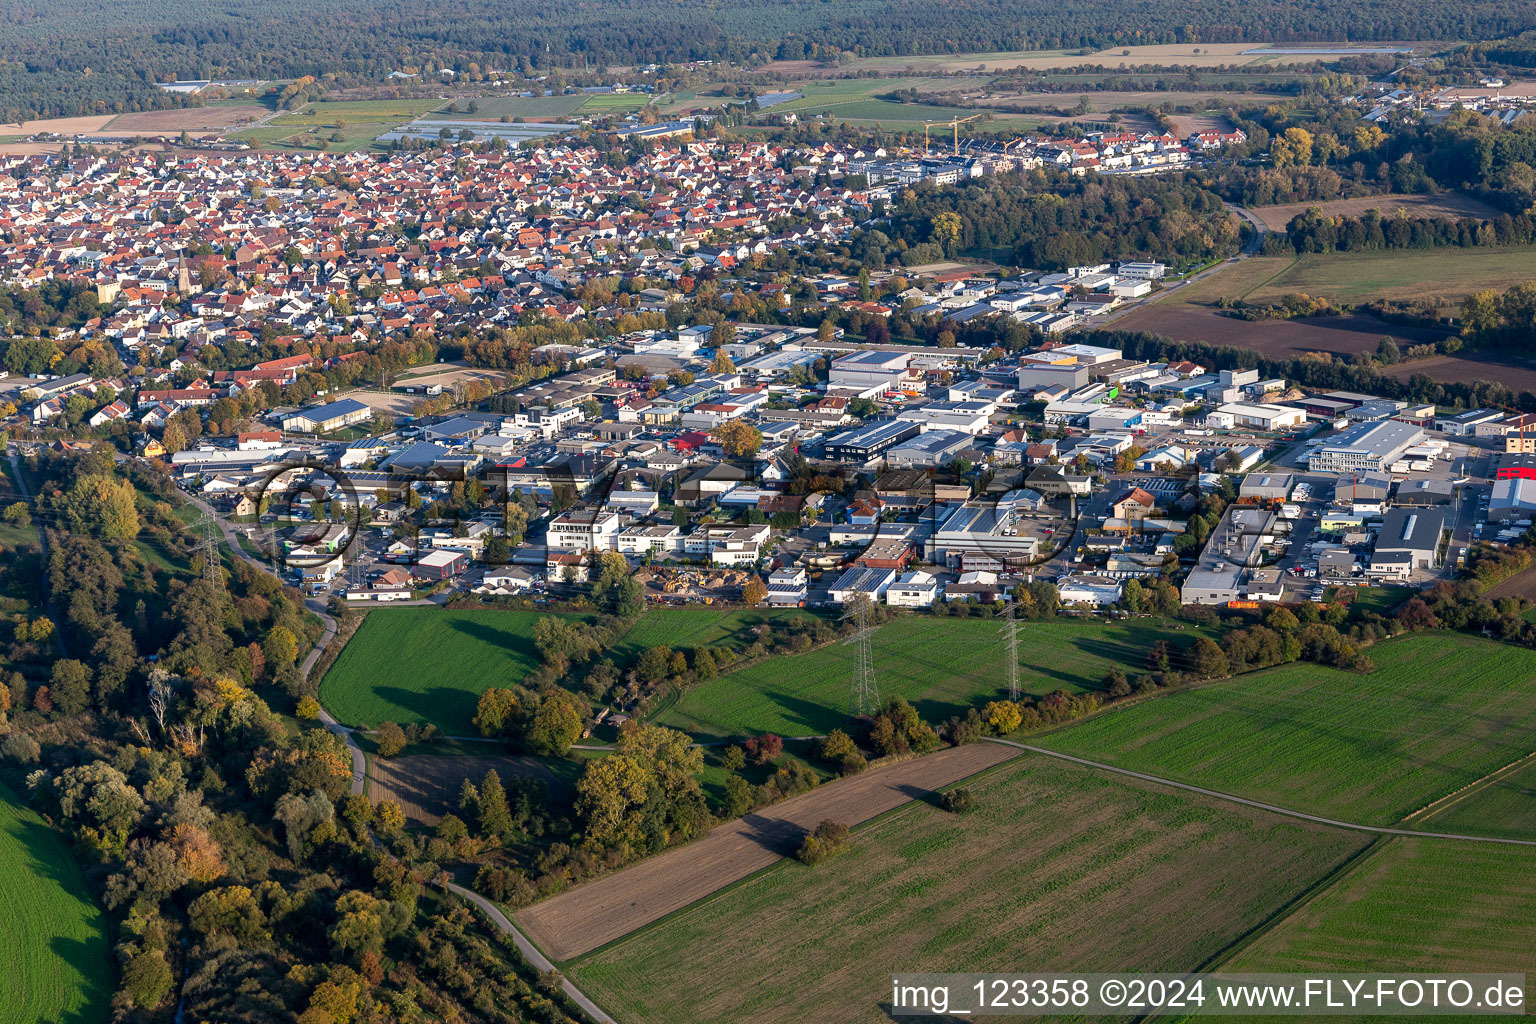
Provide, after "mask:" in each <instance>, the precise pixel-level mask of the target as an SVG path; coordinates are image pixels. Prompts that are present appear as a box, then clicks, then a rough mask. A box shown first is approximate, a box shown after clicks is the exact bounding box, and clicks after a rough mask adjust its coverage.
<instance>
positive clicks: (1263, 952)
mask: <svg viewBox="0 0 1536 1024" xmlns="http://www.w3.org/2000/svg"><path fill="white" fill-rule="evenodd" d="M1533 901H1536V852H1531V851H1526V850H1521V849H1511V848H1509V847H1488V846H1476V847H1468V846H1460V845H1453V844H1449V843H1443V842H1438V841H1436V840H1431V839H1393V840H1391V841H1390V842H1388V843H1387V844H1385V846H1384V847H1382V848H1380V849H1378V850H1376V851H1374V852H1373V853H1372V855H1371V856H1369V857H1367V858H1365V859H1363V860H1362V861H1361V862H1360V863H1359V864H1357V865H1354V866H1352V868H1351V870H1350V871H1348V872H1347V873H1346V874H1345V876H1344V877H1342V878H1340V879H1338V880H1337V881H1335V882H1334V884H1333V885H1331V886H1330V887H1329V888H1328V889H1327V890H1326V891H1324V892H1322V893H1319V894H1318V895H1317V896H1316V897H1314V898H1313V899H1311V900H1310V901H1308V902H1307V903H1306V905H1305V906H1303V907H1301V908H1299V909H1298V910H1297V911H1296V912H1294V913H1293V914H1291V915H1290V916H1289V917H1287V918H1286V919H1285V920H1283V921H1280V922H1277V923H1276V924H1275V926H1274V927H1273V928H1271V929H1270V930H1269V931H1267V932H1266V933H1265V934H1263V935H1262V936H1260V937H1258V938H1257V939H1256V940H1255V941H1254V942H1253V943H1252V944H1250V945H1248V946H1247V947H1245V948H1244V949H1242V950H1240V951H1239V952H1238V953H1237V955H1236V956H1234V957H1233V958H1232V959H1231V960H1230V961H1227V962H1224V963H1223V964H1222V965H1221V968H1222V970H1224V971H1284V972H1307V971H1319V970H1327V971H1372V972H1393V971H1405V972H1406V971H1424V970H1428V971H1443V972H1452V971H1510V972H1524V973H1526V974H1527V975H1532V976H1536V916H1533V915H1532V914H1530V913H1529V908H1530V906H1531V905H1532V902H1533ZM1527 989H1528V991H1530V990H1531V986H1530V985H1529V984H1528V985H1527Z"/></svg>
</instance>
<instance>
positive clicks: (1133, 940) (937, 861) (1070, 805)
mask: <svg viewBox="0 0 1536 1024" xmlns="http://www.w3.org/2000/svg"><path fill="white" fill-rule="evenodd" d="M966 786H967V788H969V789H970V791H971V793H972V796H973V799H974V801H975V809H974V810H973V811H971V812H970V813H969V814H966V815H963V816H957V815H952V814H950V813H948V812H945V811H942V810H940V809H938V808H936V807H934V806H932V805H931V804H929V803H926V802H923V801H915V802H913V803H910V804H908V805H906V806H905V807H903V808H901V809H899V810H897V811H894V812H892V813H890V814H888V815H886V816H884V817H882V818H878V819H876V820H875V821H874V822H873V823H871V824H869V825H867V826H865V827H863V828H860V829H857V830H855V832H854V839H853V849H852V851H851V852H850V853H848V854H846V855H845V856H843V857H841V858H838V859H837V860H835V861H833V862H830V863H826V864H822V865H819V866H817V867H806V866H805V865H802V864H800V863H798V862H796V861H793V860H786V861H781V862H779V863H778V864H777V865H776V866H774V867H772V868H769V869H767V870H765V871H762V872H760V873H758V874H757V875H754V876H753V877H751V878H749V879H747V880H746V881H745V882H743V883H741V884H739V885H737V886H735V887H733V888H730V889H727V890H725V891H723V892H720V893H718V894H716V895H714V896H712V897H709V898H708V899H705V900H703V901H701V902H699V903H696V904H694V905H692V906H691V907H688V908H687V909H685V910H682V911H680V912H678V913H676V914H673V915H672V916H670V917H668V918H665V919H663V920H662V921H660V922H658V923H657V924H655V925H653V926H651V927H649V928H646V929H644V930H641V931H639V932H636V933H634V934H632V935H630V936H629V937H627V938H624V939H621V940H619V941H618V942H616V943H613V944H612V945H609V946H607V947H605V948H603V949H600V950H598V951H597V952H595V953H592V954H590V955H588V956H586V957H583V958H580V959H578V960H576V961H575V962H574V963H572V964H568V965H567V966H566V970H567V973H569V974H570V975H571V976H572V977H573V978H574V979H575V980H576V982H577V983H578V984H579V985H580V986H581V987H582V989H583V990H584V991H586V992H587V993H588V994H589V995H591V996H592V997H593V998H594V999H596V1000H597V1002H598V1003H599V1005H601V1006H603V1007H604V1009H606V1010H607V1011H608V1012H609V1013H611V1014H613V1015H614V1016H615V1018H616V1019H619V1020H623V1021H626V1022H633V1024H661V1022H669V1021H677V1020H711V1021H722V1022H726V1021H748V1020H796V1021H804V1022H833V1021H836V1022H838V1024H842V1022H847V1021H858V1022H862V1021H870V1022H874V1021H881V1020H888V1019H889V1018H888V1017H887V1016H886V1015H885V1012H884V1011H883V1009H882V1004H883V1003H884V1002H886V1001H887V1000H888V998H889V985H890V973H891V971H892V970H893V969H899V970H902V971H954V970H973V971H989V970H990V971H1015V970H1018V969H1020V965H1036V966H1040V967H1042V968H1044V967H1046V966H1048V967H1049V969H1050V970H1055V971H1092V970H1105V971H1115V970H1131V969H1135V970H1138V971H1162V970H1165V971H1174V970H1187V969H1191V968H1193V967H1194V966H1196V965H1198V964H1200V963H1202V962H1204V961H1205V960H1207V959H1208V958H1210V957H1212V956H1214V955H1215V954H1217V953H1219V952H1220V951H1221V950H1222V949H1223V948H1225V947H1226V946H1227V945H1228V944H1230V943H1231V942H1233V941H1234V940H1235V939H1236V938H1237V937H1239V936H1241V935H1243V934H1244V933H1245V932H1247V931H1248V930H1250V929H1252V928H1254V927H1255V926H1257V925H1258V924H1259V923H1261V922H1262V921H1264V920H1265V919H1266V918H1268V917H1269V916H1270V915H1272V914H1273V913H1274V912H1275V911H1276V910H1277V909H1278V908H1280V907H1282V906H1284V905H1285V904H1286V903H1287V902H1289V901H1290V900H1291V899H1293V898H1294V897H1295V896H1296V895H1297V894H1298V893H1300V892H1302V891H1303V890H1305V889H1306V888H1308V887H1309V886H1311V885H1313V884H1314V883H1315V882H1316V881H1317V880H1318V879H1319V878H1321V877H1323V876H1325V875H1326V874H1328V873H1329V872H1330V871H1332V870H1333V869H1334V868H1335V867H1336V866H1338V865H1339V864H1340V863H1342V862H1344V861H1345V860H1346V859H1347V858H1349V857H1350V856H1351V855H1353V854H1354V853H1355V852H1356V851H1357V850H1358V849H1360V847H1361V846H1363V845H1364V843H1365V842H1366V839H1365V838H1364V837H1362V836H1360V835H1358V834H1349V833H1344V832H1341V831H1337V830H1330V829H1325V828H1322V827H1311V826H1307V825H1303V824H1300V823H1298V822H1294V821H1289V820H1286V819H1282V818H1278V817H1275V816H1272V815H1268V814H1264V813H1262V812H1250V811H1247V810H1244V809H1234V808H1232V807H1230V806H1223V805H1220V804H1217V803H1213V802H1208V801H1204V800H1199V799H1185V798H1184V797H1183V796H1180V795H1175V794H1171V793H1169V792H1167V791H1163V790H1159V789H1157V788H1156V787H1153V786H1151V785H1150V784H1143V783H1136V782H1125V781H1122V780H1118V779H1106V778H1105V777H1103V776H1101V775H1097V774H1095V773H1094V772H1093V771H1092V770H1091V769H1086V768H1080V767H1077V766H1073V765H1065V764H1060V763H1056V762H1049V761H1047V760H1046V759H1044V758H1039V757H1027V756H1026V757H1023V758H1019V759H1017V760H1014V761H1010V762H1008V763H1006V764H1004V765H1002V766H1001V767H999V768H997V769H994V770H993V771H991V772H990V773H988V774H986V775H984V776H981V777H979V778H976V779H972V780H970V781H969V782H967V783H966ZM747 931H751V932H753V933H756V934H766V935H774V936H776V939H775V941H773V942H742V941H739V938H740V936H741V935H742V934H743V933H744V932H747ZM767 978H772V979H774V983H773V984H771V985H768V984H762V980H763V979H767Z"/></svg>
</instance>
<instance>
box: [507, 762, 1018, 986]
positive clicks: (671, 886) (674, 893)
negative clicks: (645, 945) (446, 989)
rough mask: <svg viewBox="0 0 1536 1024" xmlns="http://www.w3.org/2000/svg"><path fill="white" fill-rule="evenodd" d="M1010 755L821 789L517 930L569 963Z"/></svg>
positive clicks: (628, 873)
mask: <svg viewBox="0 0 1536 1024" xmlns="http://www.w3.org/2000/svg"><path fill="white" fill-rule="evenodd" d="M1017 753H1018V751H1016V750H1013V749H1011V748H1008V747H1005V746H1002V745H1001V744H996V743H972V744H970V745H968V746H964V747H951V748H950V749H948V750H941V751H939V752H938V753H935V754H929V755H928V756H927V757H921V758H917V759H915V760H911V761H901V762H898V763H896V764H892V765H887V766H885V767H883V768H876V769H874V770H873V771H870V772H866V773H865V774H863V775H856V776H853V777H852V778H848V779H841V780H839V781H837V782H830V783H828V784H827V785H825V786H822V787H820V788H818V789H814V790H812V791H811V792H809V793H804V794H802V795H800V796H797V797H794V798H792V799H789V800H786V801H784V802H783V803H780V804H775V805H773V806H771V807H766V808H764V809H763V810H762V811H760V812H757V813H754V814H748V815H747V816H746V817H743V818H737V819H736V820H735V821H731V822H727V823H726V824H724V825H720V826H717V827H716V828H715V829H714V830H713V831H712V832H710V834H709V835H707V836H705V837H704V838H703V839H700V840H699V841H698V842H696V843H690V844H689V845H687V846H683V847H679V848H678V849H676V850H672V851H669V852H667V853H663V854H661V855H660V856H657V857H652V858H650V859H649V860H645V861H642V862H641V863H639V864H636V865H635V866H634V867H631V868H626V869H624V870H623V871H620V872H618V873H616V874H612V875H609V876H607V877H606V878H600V879H598V880H597V881H595V882H591V883H589V884H587V885H583V886H580V887H578V888H576V889H572V890H571V891H570V892H567V893H563V894H561V895H559V896H556V897H554V898H553V899H549V900H545V901H544V902H543V903H539V904H535V905H534V906H532V907H529V908H527V909H526V910H522V911H519V912H518V914H517V915H516V916H517V923H518V925H519V927H521V928H522V929H523V930H524V931H526V932H527V933H528V937H529V938H531V939H532V940H533V941H534V942H535V943H537V944H538V946H539V947H540V948H541V949H543V950H544V951H545V952H547V953H548V954H549V955H550V957H552V958H553V959H555V960H569V959H571V958H572V957H575V956H580V955H581V954H582V953H589V952H591V951H592V950H594V949H596V948H597V947H599V946H602V945H604V944H606V943H609V942H612V941H613V940H614V939H617V938H621V937H622V936H625V935H628V934H629V933H630V932H632V931H634V930H635V929H636V928H639V927H641V926H642V925H646V924H649V923H651V922H652V921H655V920H658V919H660V918H662V917H665V916H666V915H668V914H670V913H672V912H673V911H675V910H681V909H682V908H683V907H686V906H688V905H689V904H690V903H694V902H696V901H698V900H700V899H703V898H704V897H705V896H708V895H709V894H710V893H712V892H715V891H717V890H719V889H723V888H724V887H726V886H727V885H730V884H731V883H732V882H738V881H740V880H741V879H743V878H746V877H747V876H748V875H750V874H752V873H753V872H755V871H758V870H761V869H762V868H765V867H768V866H769V865H770V864H773V863H774V862H775V861H777V860H778V859H779V858H781V857H783V856H786V855H787V854H790V853H792V852H794V849H795V847H796V846H797V845H799V842H800V839H801V838H802V837H803V836H804V835H805V834H806V833H807V832H809V831H810V830H811V829H812V828H815V827H816V824H817V823H818V822H820V821H822V820H824V819H827V818H831V819H833V820H835V821H841V822H843V823H844V824H846V825H856V824H858V823H859V822H862V821H868V820H869V819H870V818H873V817H875V816H877V815H880V814H883V813H885V812H886V811H889V810H891V809H892V808H895V807H900V806H901V805H902V804H904V803H907V802H908V801H910V800H915V799H918V798H920V797H923V796H926V795H928V794H929V793H931V792H934V791H935V790H938V789H940V788H942V787H944V786H948V785H950V784H951V783H954V782H957V781H959V780H960V779H963V778H966V777H968V776H971V775H975V774H976V773H977V772H979V771H983V770H984V769H987V768H991V767H992V766H993V765H997V764H1001V763H1002V762H1004V761H1007V760H1009V759H1010V758H1012V757H1014V756H1016V755H1017Z"/></svg>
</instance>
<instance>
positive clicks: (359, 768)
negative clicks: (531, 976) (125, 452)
mask: <svg viewBox="0 0 1536 1024" xmlns="http://www.w3.org/2000/svg"><path fill="white" fill-rule="evenodd" d="M186 498H187V500H188V501H190V502H191V503H192V505H193V507H194V508H197V509H199V510H201V511H203V512H206V513H207V514H208V515H211V516H213V520H214V522H215V523H217V524H218V526H219V532H220V533H222V534H223V535H224V540H225V542H227V543H228V544H229V549H230V550H231V551H233V552H234V553H235V557H237V558H242V559H244V560H245V561H246V562H248V563H249V564H251V565H254V566H255V567H256V568H258V569H260V570H262V571H263V572H266V573H270V572H271V571H272V570H271V567H270V566H268V565H267V564H266V563H265V562H263V561H262V560H261V559H259V558H255V557H253V556H252V555H251V554H250V553H249V552H247V551H246V550H245V549H244V548H243V547H241V546H240V542H239V539H238V538H237V537H236V535H235V528H234V527H233V526H231V525H230V524H229V523H227V522H225V521H224V520H223V519H220V518H219V517H218V515H217V514H216V513H215V512H214V510H213V508H212V507H211V506H210V505H208V503H207V502H204V501H203V500H202V499H200V498H197V497H195V496H193V495H190V494H188V495H186ZM413 603H415V602H413ZM427 603H431V602H427ZM304 607H306V608H308V609H309V610H310V611H312V612H314V613H315V615H316V616H318V617H319V619H320V622H321V624H322V625H323V626H324V627H325V631H324V632H323V633H321V634H320V639H319V640H318V641H317V642H316V643H315V646H314V649H313V650H311V651H310V652H309V654H308V655H306V656H305V658H304V661H303V663H302V664H301V665H300V666H299V674H300V675H302V676H303V677H304V679H306V680H308V679H309V674H310V672H312V671H314V668H315V663H316V662H318V661H319V660H320V655H321V654H323V653H324V652H325V649H326V648H327V647H329V646H330V644H331V641H332V640H334V639H335V638H336V619H335V618H334V617H332V616H331V615H330V614H329V613H328V612H327V611H326V610H325V603H324V602H323V601H319V600H317V599H314V598H311V599H309V600H306V601H305V602H304ZM320 723H321V724H322V725H324V726H325V727H326V728H327V729H329V730H330V731H331V732H333V733H335V734H336V735H338V736H340V737H341V738H342V739H343V740H344V741H345V742H346V744H347V752H348V753H349V754H351V755H352V792H353V793H354V794H358V795H361V794H362V792H363V789H364V785H365V780H366V777H367V761H366V760H365V759H364V757H363V749H362V747H359V746H358V745H357V739H356V738H355V737H354V736H353V730H352V729H349V728H348V727H347V726H344V725H342V724H341V723H340V722H338V721H336V719H335V718H333V717H332V716H331V713H330V712H329V711H327V710H325V708H324V706H322V707H321V708H320ZM448 888H449V889H450V890H452V891H453V892H454V893H456V894H458V895H459V896H462V897H463V898H464V899H466V900H468V901H469V902H471V903H473V904H474V905H475V906H477V907H479V908H480V909H481V910H482V911H484V912H485V914H486V916H487V917H489V918H490V919H491V922H492V923H493V924H495V925H496V927H498V928H500V929H501V930H502V931H504V932H508V933H510V934H511V936H512V942H513V944H514V945H516V946H517V950H518V952H519V953H521V954H522V955H523V957H524V958H525V959H526V960H527V961H528V962H529V963H530V964H532V965H533V966H534V969H535V970H538V971H541V972H542V971H553V970H554V969H555V965H554V964H552V963H550V961H549V958H548V957H546V956H545V955H544V954H543V953H540V952H539V950H538V947H537V946H535V945H534V944H533V943H532V942H529V941H528V938H527V936H525V935H524V934H523V933H522V932H520V931H518V930H517V928H516V927H514V926H513V924H512V920H511V919H510V918H508V917H507V915H506V914H504V913H502V912H501V910H500V908H498V907H497V906H496V905H495V904H494V903H492V902H491V901H490V900H488V899H486V898H485V897H484V896H481V895H480V894H479V893H477V892H474V891H473V890H470V889H466V888H464V887H463V886H462V885H455V884H454V883H452V882H449V883H448ZM560 988H561V990H562V991H564V992H565V994H566V995H567V996H568V997H570V1000H571V1001H572V1002H573V1003H575V1004H576V1005H577V1006H579V1007H581V1009H582V1011H583V1012H584V1013H586V1015H587V1016H588V1017H590V1018H591V1019H592V1020H594V1021H596V1022H597V1024H616V1022H615V1021H614V1019H613V1018H612V1017H610V1016H608V1015H607V1014H606V1013H604V1012H603V1011H602V1008H601V1007H599V1006H598V1005H597V1004H596V1003H594V1002H593V1001H592V1000H591V999H589V998H587V996H586V994H585V993H583V992H582V991H581V990H580V989H578V988H577V987H576V986H575V985H574V984H572V983H571V981H570V979H568V978H566V977H564V976H563V975H562V976H561V979H560Z"/></svg>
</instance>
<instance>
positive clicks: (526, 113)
mask: <svg viewBox="0 0 1536 1024" xmlns="http://www.w3.org/2000/svg"><path fill="white" fill-rule="evenodd" d="M586 98H587V97H586V96H585V95H576V96H479V97H476V99H475V112H474V113H473V114H471V113H469V112H467V111H466V110H464V107H465V106H467V105H468V104H467V103H465V102H464V101H462V100H461V101H460V102H459V112H458V113H457V114H449V113H445V114H444V116H446V117H463V118H470V119H479V120H483V121H494V120H496V119H497V118H502V117H565V116H566V115H568V114H574V113H575V112H576V108H577V107H579V106H581V104H582V101H583V100H585V99H586Z"/></svg>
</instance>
